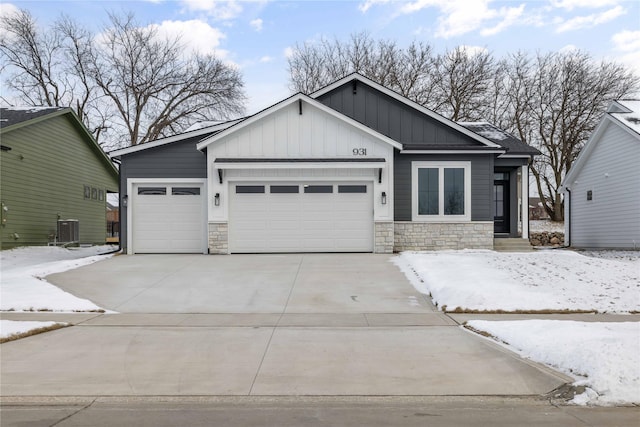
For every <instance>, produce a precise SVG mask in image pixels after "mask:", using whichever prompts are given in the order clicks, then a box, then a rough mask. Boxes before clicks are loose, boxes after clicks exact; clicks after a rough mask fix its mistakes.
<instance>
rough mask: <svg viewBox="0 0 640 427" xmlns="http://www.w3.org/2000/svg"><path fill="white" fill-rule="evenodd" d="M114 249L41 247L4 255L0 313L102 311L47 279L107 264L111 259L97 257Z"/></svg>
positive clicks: (0, 266)
mask: <svg viewBox="0 0 640 427" xmlns="http://www.w3.org/2000/svg"><path fill="white" fill-rule="evenodd" d="M114 249H116V248H114V247H113V246H93V247H88V248H74V249H65V248H61V247H53V246H52V247H46V246H45V247H42V246H37V247H28V248H27V247H25V248H17V249H12V250H5V251H2V252H0V274H1V275H2V277H1V280H0V311H63V312H64V311H66V312H69V311H102V308H100V307H98V306H97V305H95V304H94V303H92V302H91V301H89V300H86V299H82V298H77V297H75V296H73V295H71V294H70V293H68V292H65V291H63V290H61V289H60V288H58V287H56V286H53V285H52V284H50V283H48V282H46V281H45V280H44V279H43V278H44V277H45V276H47V275H49V274H53V273H60V272H63V271H67V270H71V269H74V268H78V267H81V266H83V265H87V264H91V263H94V262H96V261H100V260H103V259H105V258H107V257H108V256H109V255H97V254H100V253H107V252H109V251H112V250H114Z"/></svg>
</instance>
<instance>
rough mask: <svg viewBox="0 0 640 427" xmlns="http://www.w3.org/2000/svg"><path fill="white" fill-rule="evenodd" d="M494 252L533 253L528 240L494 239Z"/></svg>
mask: <svg viewBox="0 0 640 427" xmlns="http://www.w3.org/2000/svg"><path fill="white" fill-rule="evenodd" d="M493 250H495V251H497V252H533V246H531V243H529V240H528V239H521V238H515V239H509V238H506V239H493Z"/></svg>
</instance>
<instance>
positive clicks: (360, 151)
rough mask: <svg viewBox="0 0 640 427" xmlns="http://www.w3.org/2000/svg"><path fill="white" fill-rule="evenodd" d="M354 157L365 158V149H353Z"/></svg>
mask: <svg viewBox="0 0 640 427" xmlns="http://www.w3.org/2000/svg"><path fill="white" fill-rule="evenodd" d="M352 152H353V155H354V156H366V155H367V149H366V148H354V149H353V150H352Z"/></svg>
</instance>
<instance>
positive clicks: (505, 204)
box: [493, 172, 510, 233]
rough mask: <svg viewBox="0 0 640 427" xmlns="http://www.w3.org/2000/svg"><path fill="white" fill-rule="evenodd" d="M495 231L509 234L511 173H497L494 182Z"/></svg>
mask: <svg viewBox="0 0 640 427" xmlns="http://www.w3.org/2000/svg"><path fill="white" fill-rule="evenodd" d="M493 231H494V233H509V231H510V230H509V172H497V173H495V177H494V181H493Z"/></svg>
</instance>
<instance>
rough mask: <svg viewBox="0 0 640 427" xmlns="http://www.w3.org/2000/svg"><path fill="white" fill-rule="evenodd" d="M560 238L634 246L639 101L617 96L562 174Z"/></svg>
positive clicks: (639, 229)
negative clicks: (563, 215) (578, 153)
mask: <svg viewBox="0 0 640 427" xmlns="http://www.w3.org/2000/svg"><path fill="white" fill-rule="evenodd" d="M562 188H563V190H564V195H565V242H567V243H568V244H569V245H570V246H573V247H579V248H611V249H613V248H620V249H622V248H625V249H639V248H640V100H618V101H615V102H613V103H612V104H611V105H610V106H609V108H608V109H607V112H606V114H605V115H604V117H603V118H602V120H601V122H600V124H599V125H598V127H597V128H596V129H595V131H594V132H593V135H591V138H589V141H587V144H586V145H585V146H584V148H583V149H582V152H580V155H579V156H578V158H577V159H576V161H575V163H574V165H573V167H572V168H571V170H570V171H569V173H567V176H566V177H565V179H564V181H563V183H562Z"/></svg>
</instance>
